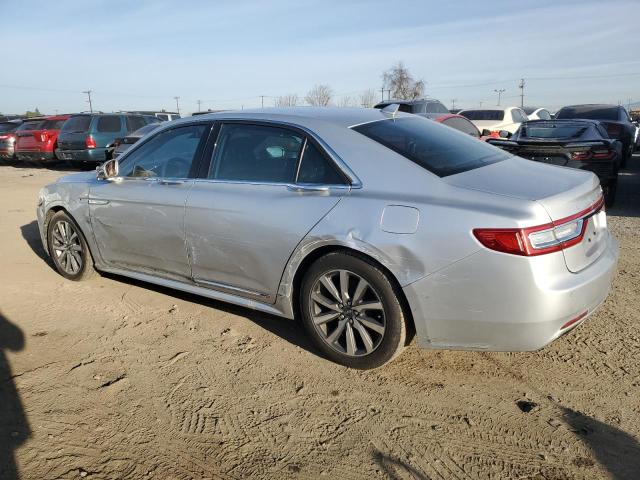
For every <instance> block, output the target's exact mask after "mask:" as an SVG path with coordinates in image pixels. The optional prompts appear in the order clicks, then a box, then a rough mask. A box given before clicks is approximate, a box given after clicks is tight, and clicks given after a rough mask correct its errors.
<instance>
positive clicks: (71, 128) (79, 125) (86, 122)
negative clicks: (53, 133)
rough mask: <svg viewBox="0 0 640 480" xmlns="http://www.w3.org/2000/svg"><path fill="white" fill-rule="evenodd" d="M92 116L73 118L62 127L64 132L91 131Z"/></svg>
mask: <svg viewBox="0 0 640 480" xmlns="http://www.w3.org/2000/svg"><path fill="white" fill-rule="evenodd" d="M90 125H91V115H78V116H75V117H71V118H70V119H69V120H67V121H66V122H65V123H64V125H63V126H62V131H63V132H67V133H85V132H88V131H89V126H90Z"/></svg>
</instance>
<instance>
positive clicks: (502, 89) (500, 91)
mask: <svg viewBox="0 0 640 480" xmlns="http://www.w3.org/2000/svg"><path fill="white" fill-rule="evenodd" d="M493 91H494V92H496V93H497V94H498V106H500V99H501V98H502V94H503V93H504V92H506V89H504V88H501V89H500V90H498V89H494V90H493Z"/></svg>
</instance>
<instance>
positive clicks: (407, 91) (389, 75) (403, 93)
mask: <svg viewBox="0 0 640 480" xmlns="http://www.w3.org/2000/svg"><path fill="white" fill-rule="evenodd" d="M382 81H383V82H384V86H385V88H388V89H389V90H391V96H392V97H393V98H397V99H400V100H413V99H415V98H418V97H422V96H424V80H414V78H413V77H412V76H411V73H410V72H409V69H408V68H407V67H405V66H404V63H403V62H398V63H397V64H395V65H394V66H393V67H391V68H390V69H389V70H387V71H386V72H384V73H383V74H382Z"/></svg>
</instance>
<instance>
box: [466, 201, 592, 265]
mask: <svg viewBox="0 0 640 480" xmlns="http://www.w3.org/2000/svg"><path fill="white" fill-rule="evenodd" d="M603 205H604V198H603V197H600V198H599V199H598V201H597V202H596V203H594V204H593V205H592V206H591V207H589V208H587V209H585V210H583V211H582V212H579V213H577V214H575V215H571V216H570V217H567V218H563V219H560V220H556V221H554V222H551V223H547V224H544V225H539V226H536V227H528V228H476V229H474V230H473V235H474V236H475V237H476V238H477V239H478V241H479V242H480V243H481V244H482V245H484V246H485V247H487V248H489V249H490V250H495V251H498V252H503V253H510V254H512V255H521V256H525V257H532V256H536V255H543V254H546V253H552V252H557V251H559V250H564V249H565V248H569V247H571V246H573V245H576V244H578V243H580V242H581V241H582V239H583V237H584V233H585V230H586V228H587V221H588V220H587V217H589V216H590V215H591V214H593V213H595V212H597V211H599V210H600V209H601V208H602V207H603Z"/></svg>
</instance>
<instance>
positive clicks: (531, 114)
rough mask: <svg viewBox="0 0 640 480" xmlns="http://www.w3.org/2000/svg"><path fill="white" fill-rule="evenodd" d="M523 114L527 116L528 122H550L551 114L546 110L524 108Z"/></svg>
mask: <svg viewBox="0 0 640 480" xmlns="http://www.w3.org/2000/svg"><path fill="white" fill-rule="evenodd" d="M524 113H526V114H527V117H528V118H529V120H551V112H549V110H547V109H546V108H538V107H525V108H524Z"/></svg>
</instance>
